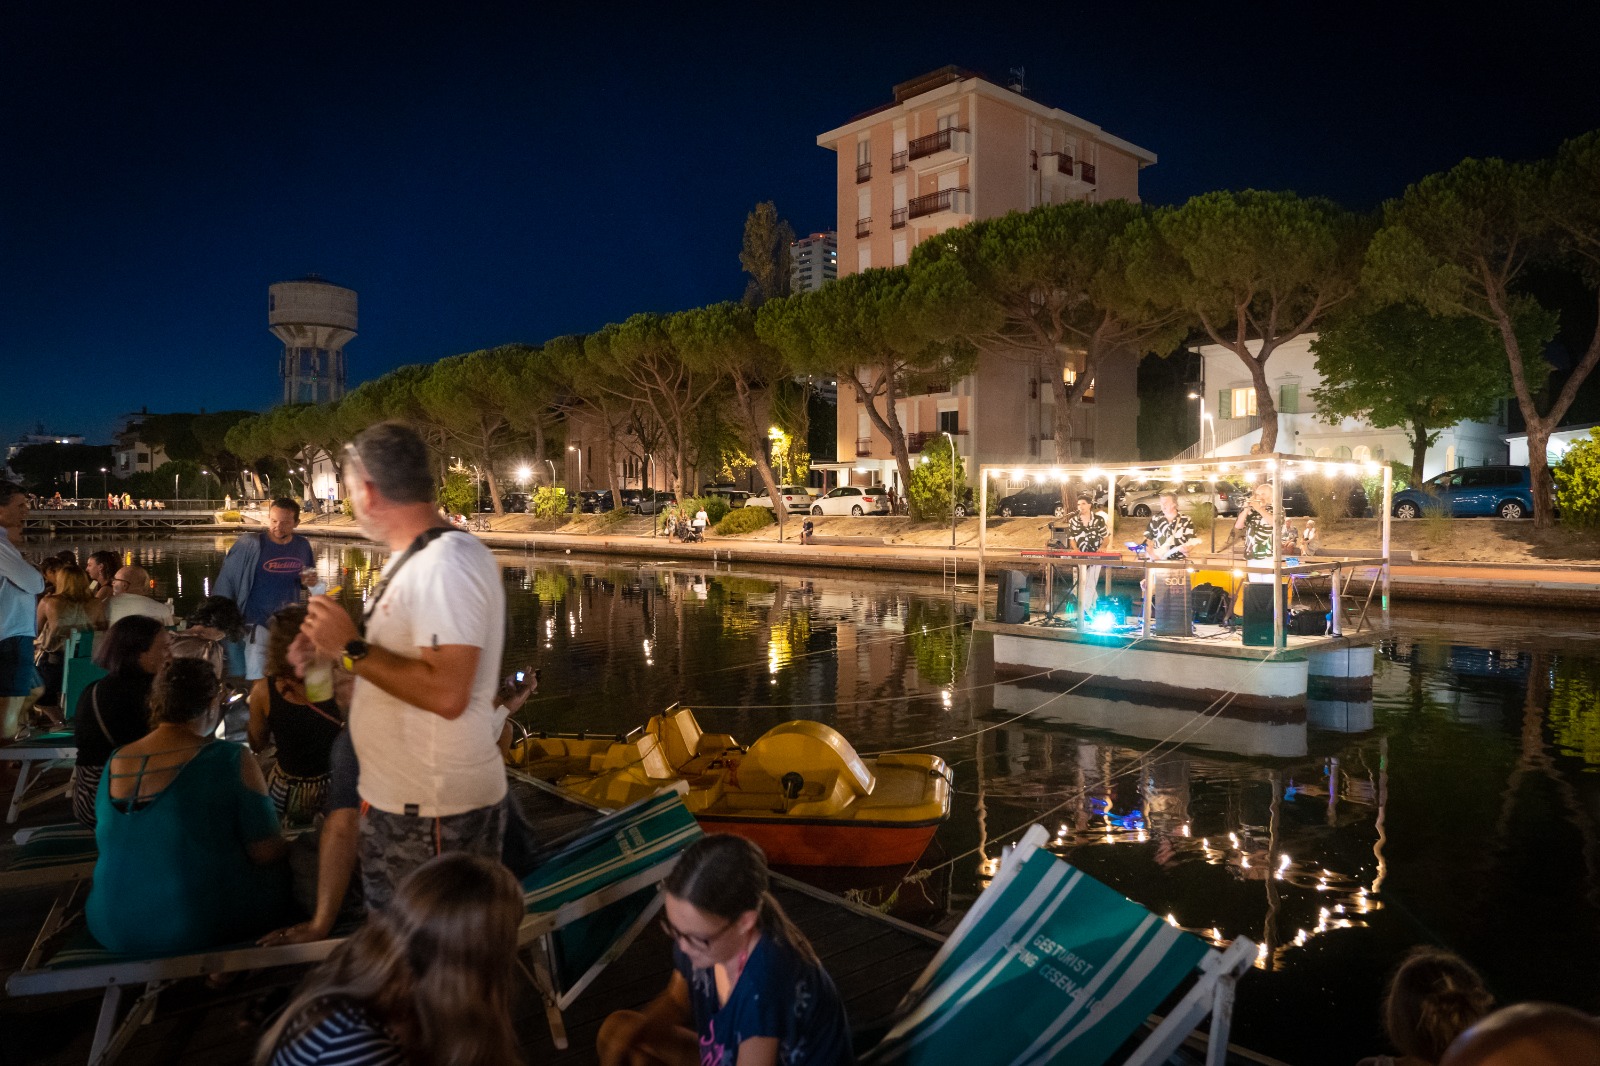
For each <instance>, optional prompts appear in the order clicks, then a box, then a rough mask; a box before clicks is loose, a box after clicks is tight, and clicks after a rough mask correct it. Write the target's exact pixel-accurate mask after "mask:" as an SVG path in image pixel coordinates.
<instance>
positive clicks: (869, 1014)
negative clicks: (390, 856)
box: [0, 788, 939, 1066]
mask: <svg viewBox="0 0 1600 1066" xmlns="http://www.w3.org/2000/svg"><path fill="white" fill-rule="evenodd" d="M519 796H520V797H521V798H522V799H523V800H524V801H525V802H524V808H525V809H526V811H527V813H528V815H529V818H530V820H531V821H533V822H534V824H535V825H536V826H537V827H539V829H540V830H541V832H542V833H548V834H549V835H551V836H555V835H559V834H561V833H563V832H565V831H567V830H568V829H571V828H574V827H576V826H577V825H579V824H582V823H583V822H585V821H587V820H588V819H589V818H591V817H593V815H592V814H591V813H589V812H586V811H583V810H581V809H578V808H574V807H571V806H566V805H564V804H562V803H561V801H559V800H555V799H553V798H551V797H549V796H545V795H541V794H538V793H535V792H533V791H531V790H528V791H523V790H521V789H520V788H519ZM70 817H71V815H70V811H69V810H68V808H67V805H66V803H65V802H64V801H56V802H53V803H50V804H48V805H41V806H40V807H39V808H38V809H37V811H36V812H34V813H33V816H32V817H30V818H28V819H27V821H28V822H29V823H30V824H34V825H40V824H49V823H52V822H60V821H66V820H69V819H70ZM10 848H11V844H10V838H9V834H8V835H7V838H6V842H5V844H4V846H0V860H3V859H4V857H5V854H4V853H5V852H6V851H8V850H10ZM777 882H778V883H777V884H776V885H775V891H776V894H777V896H778V898H779V900H780V901H781V902H782V903H783V905H784V907H785V909H787V910H788V912H789V914H790V916H791V917H792V918H793V919H794V920H795V922H796V923H797V924H798V925H799V926H800V928H801V929H803V930H805V932H806V934H807V935H808V936H810V937H811V939H812V942H813V943H814V944H815V945H816V948H817V952H818V954H819V955H821V957H822V960H823V963H824V965H825V966H826V967H827V969H828V972H829V973H830V974H831V975H832V976H833V979H834V981H835V983H836V984H837V985H838V986H839V990H840V993H841V994H842V995H843V997H844V1000H845V1003H846V1007H847V1009H848V1011H849V1016H850V1019H851V1023H852V1025H853V1026H854V1027H855V1028H856V1030H857V1033H858V1041H863V1040H864V1039H865V1038H870V1039H876V1037H877V1035H878V1034H879V1033H881V1031H882V1029H883V1027H884V1026H883V1022H884V1019H885V1018H886V1017H887V1016H888V1014H889V1013H890V1012H891V1011H892V1010H893V1009H894V1006H895V1004H896V1003H898V1002H899V1000H900V997H901V996H902V995H903V994H904V992H905V990H906V989H907V988H908V987H910V985H911V982H912V981H913V980H915V978H916V976H917V974H919V973H920V972H921V971H922V969H923V968H924V967H925V966H926V965H927V963H928V961H929V960H930V959H931V958H932V957H933V954H934V952H935V951H936V950H937V949H938V944H939V938H938V937H937V936H935V935H934V934H932V933H928V932H925V931H922V930H919V929H915V928H913V927H911V926H907V925H905V924H904V923H900V922H897V921H894V920H892V919H888V918H885V917H883V916H881V915H878V914H876V913H875V912H872V911H869V910H866V909H864V908H860V907H856V906H854V905H852V904H848V903H846V902H844V901H843V900H841V899H839V898H837V897H835V896H831V895H828V894H827V893H824V892H822V891H820V890H818V889H814V888H811V887H809V886H806V885H801V884H799V883H798V882H793V881H789V880H788V879H786V878H778V879H777ZM50 899H51V893H50V892H48V891H35V892H27V893H18V894H15V895H13V896H11V897H10V898H7V899H4V900H3V901H0V980H3V978H4V977H5V976H8V975H9V974H10V972H11V971H12V970H14V969H15V968H16V967H17V965H18V964H19V963H20V962H21V960H22V958H23V957H24V956H25V955H26V953H27V950H28V947H29V946H30V944H31V943H32V939H33V936H34V934H35V932H36V931H37V930H38V927H39V925H40V923H41V922H42V920H43V918H44V915H45V911H46V909H47V908H48V906H49V902H50ZM670 968H671V950H670V946H669V945H668V943H667V940H666V937H665V936H664V935H663V934H662V933H661V932H660V931H659V930H658V929H657V928H655V927H654V926H652V927H651V928H650V929H649V930H648V931H647V932H646V933H645V934H644V935H643V936H641V937H640V938H639V940H638V941H637V942H636V943H635V944H633V945H632V946H631V947H630V948H629V949H628V950H627V951H626V952H625V953H624V954H623V955H622V957H621V958H620V959H618V960H617V961H616V962H615V963H613V964H612V965H611V966H610V967H609V968H608V969H607V970H606V971H605V973H604V974H602V975H601V977H600V978H599V979H598V980H596V982H595V984H594V985H593V986H591V987H590V988H589V989H588V990H587V991H585V992H584V994H583V995H582V996H580V997H579V999H578V1001H577V1002H576V1003H575V1004H574V1005H573V1007H572V1009H571V1010H569V1011H568V1012H567V1014H566V1024H567V1030H568V1034H569V1038H570V1039H569V1045H568V1048H567V1050H565V1051H557V1050H556V1048H555V1046H554V1044H553V1043H552V1041H551V1037H550V1030H549V1026H548V1024H547V1022H546V1020H545V1012H544V1005H543V1002H542V1001H541V1000H540V999H539V997H538V996H537V995H536V994H535V993H534V991H533V989H532V987H531V986H530V985H528V984H527V983H526V982H519V987H518V989H517V1001H516V1008H515V1009H516V1019H517V1031H518V1033H519V1034H520V1036H521V1038H522V1041H523V1047H524V1050H525V1053H526V1057H527V1060H528V1061H529V1062H539V1063H591V1062H595V1061H596V1058H595V1053H594V1038H595V1034H596V1033H597V1032H598V1031H599V1027H600V1023H601V1021H602V1020H603V1019H604V1018H605V1017H606V1015H608V1014H609V1013H611V1012H612V1011H614V1010H620V1009H623V1008H627V1007H638V1006H640V1005H642V1004H644V1003H645V1002H647V1001H648V1000H649V999H650V998H651V997H652V996H654V995H656V993H658V992H660V991H661V989H663V988H664V987H665V986H666V983H667V977H668V975H669V971H670ZM304 973H305V970H304V968H283V969H278V970H267V971H261V972H259V973H255V974H250V975H247V976H244V977H242V978H240V979H239V980H237V981H235V982H234V983H233V984H231V985H230V986H228V987H227V988H224V989H221V990H212V989H209V988H207V987H206V986H205V984H204V982H201V981H185V982H180V983H179V984H176V985H174V986H173V987H171V988H169V989H167V990H166V991H165V992H164V993H163V994H162V1000H161V1006H160V1009H159V1010H158V1011H157V1013H156V1016H155V1018H154V1020H153V1021H151V1022H150V1023H149V1024H148V1025H146V1026H145V1027H144V1028H143V1029H142V1030H141V1031H140V1032H139V1034H138V1035H137V1036H136V1037H135V1038H134V1040H133V1042H132V1044H131V1045H130V1046H129V1048H128V1050H127V1051H126V1052H124V1053H123V1055H122V1057H121V1058H120V1059H119V1060H118V1062H120V1063H125V1064H127V1066H145V1064H151V1066H154V1064H157V1063H163V1064H165V1063H176V1064H182V1063H195V1064H200V1063H206V1064H210V1063H234V1062H247V1061H249V1060H250V1057H251V1055H252V1053H253V1052H254V1048H255V1041H256V1039H257V1037H258V1036H259V1034H260V1032H261V1028H262V1026H261V1022H260V1020H259V1019H258V1018H257V1017H255V1015H256V1014H259V1012H260V1011H259V1005H260V1004H261V1003H263V1002H265V1001H266V998H267V997H270V996H272V995H274V994H276V995H277V996H278V997H279V999H280V1001H281V997H282V993H283V991H284V990H286V989H290V988H292V987H293V986H294V985H295V984H297V983H298V982H299V980H300V979H301V977H302V976H303V975H304ZM99 1006H100V996H99V994H98V993H71V994H62V995H56V996H38V997H29V998H25V999H13V998H10V997H5V998H0V1034H4V1036H3V1038H0V1066H11V1064H12V1063H41V1064H47V1066H54V1064H61V1066H67V1064H81V1063H84V1062H86V1061H87V1059H88V1053H89V1043H90V1037H91V1034H92V1032H93V1029H94V1023H95V1017H96V1015H97V1012H98V1011H99Z"/></svg>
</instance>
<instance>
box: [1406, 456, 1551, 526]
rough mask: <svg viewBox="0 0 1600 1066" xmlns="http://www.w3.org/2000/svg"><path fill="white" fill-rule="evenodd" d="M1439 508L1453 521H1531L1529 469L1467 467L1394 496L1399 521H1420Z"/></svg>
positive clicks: (1531, 488) (1523, 467)
mask: <svg viewBox="0 0 1600 1066" xmlns="http://www.w3.org/2000/svg"><path fill="white" fill-rule="evenodd" d="M1436 508H1437V509H1442V510H1444V511H1445V512H1446V513H1447V514H1449V515H1450V516H1451V517H1453V518H1531V517H1532V516H1533V487H1532V480H1531V478H1530V476H1529V473H1528V468H1527V467H1525V466H1463V467H1461V468H1459V469H1456V470H1452V471H1450V472H1449V473H1447V474H1440V475H1438V476H1437V477H1431V478H1429V479H1428V480H1427V481H1424V482H1423V483H1422V484H1421V485H1418V486H1417V487H1415V488H1410V489H1404V490H1402V491H1400V492H1397V493H1395V494H1394V516H1395V517H1396V518H1420V517H1422V515H1423V514H1424V513H1425V512H1427V511H1430V510H1433V509H1436Z"/></svg>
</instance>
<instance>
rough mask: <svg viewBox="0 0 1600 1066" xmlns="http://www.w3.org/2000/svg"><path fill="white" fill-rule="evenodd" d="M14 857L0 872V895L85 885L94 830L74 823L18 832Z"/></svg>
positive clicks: (91, 868)
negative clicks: (66, 885) (46, 886)
mask: <svg viewBox="0 0 1600 1066" xmlns="http://www.w3.org/2000/svg"><path fill="white" fill-rule="evenodd" d="M15 840H16V842H17V844H18V845H19V847H18V850H17V853H16V854H15V855H14V856H12V859H11V861H10V862H8V863H7V864H6V868H5V870H4V871H3V872H0V892H7V891H15V890H18V889H24V888H37V887H40V886H42V885H62V884H70V883H72V882H75V881H86V880H88V879H89V877H90V876H92V875H93V874H94V860H95V855H96V849H95V844H94V830H93V829H90V828H89V827H88V826H86V825H79V824H78V823H77V822H67V823H65V824H62V825H42V826H39V827H38V828H37V829H21V830H18V831H17V835H16V837H15Z"/></svg>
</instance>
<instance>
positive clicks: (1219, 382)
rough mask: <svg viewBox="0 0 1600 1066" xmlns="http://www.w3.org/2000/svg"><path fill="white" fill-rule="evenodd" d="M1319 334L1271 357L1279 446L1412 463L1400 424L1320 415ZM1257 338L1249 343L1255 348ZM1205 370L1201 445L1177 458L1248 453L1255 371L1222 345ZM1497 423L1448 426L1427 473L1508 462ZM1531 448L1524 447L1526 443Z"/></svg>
mask: <svg viewBox="0 0 1600 1066" xmlns="http://www.w3.org/2000/svg"><path fill="white" fill-rule="evenodd" d="M1315 340H1316V334H1314V333H1311V334H1306V335H1304V336H1301V337H1296V338H1295V339H1294V340H1292V341H1289V342H1287V343H1285V344H1284V345H1283V346H1281V347H1279V348H1278V349H1276V350H1275V351H1274V352H1273V353H1272V356H1271V358H1270V359H1268V360H1267V377H1268V381H1269V382H1270V383H1271V385H1272V388H1273V392H1274V394H1275V396H1274V398H1275V399H1276V400H1277V404H1278V448H1277V450H1278V451H1280V452H1283V453H1286V454H1295V455H1315V456H1320V457H1323V458H1329V459H1349V460H1351V461H1353V462H1363V461H1366V460H1368V459H1370V460H1373V461H1376V462H1386V461H1390V460H1399V461H1400V462H1404V463H1409V462H1410V461H1411V444H1410V443H1409V442H1408V441H1407V440H1406V435H1405V433H1404V432H1403V431H1402V430H1400V429H1398V428H1396V429H1375V428H1374V427H1372V426H1371V425H1369V424H1368V423H1367V422H1365V421H1363V420H1362V419H1357V418H1346V419H1343V420H1341V421H1339V422H1338V423H1329V422H1324V421H1323V420H1322V419H1320V418H1318V417H1317V413H1316V405H1315V404H1314V403H1313V402H1312V400H1311V391H1312V390H1313V389H1315V388H1317V387H1319V386H1320V385H1321V384H1322V377H1321V375H1319V374H1318V373H1317V365H1316V357H1315V356H1313V355H1312V354H1311V343H1312V342H1313V341H1315ZM1257 346H1258V342H1251V347H1252V350H1255V349H1256V348H1257ZM1200 355H1201V358H1202V359H1203V366H1204V369H1203V371H1202V373H1203V374H1204V377H1203V379H1202V388H1201V399H1200V404H1201V407H1202V410H1201V411H1199V412H1196V415H1197V417H1200V418H1201V419H1202V422H1201V428H1202V430H1203V437H1202V442H1201V445H1197V446H1195V447H1193V448H1190V449H1189V450H1188V451H1186V452H1185V453H1184V454H1183V455H1182V456H1179V458H1193V457H1198V456H1203V455H1248V454H1249V453H1250V448H1251V447H1252V446H1253V445H1254V444H1256V443H1257V442H1258V441H1260V439H1261V429H1260V425H1259V420H1258V419H1257V418H1256V392H1255V386H1254V385H1253V384H1252V382H1251V380H1250V371H1249V370H1248V369H1246V368H1245V366H1244V364H1243V363H1242V362H1240V361H1239V357H1238V356H1237V355H1235V354H1234V353H1233V352H1231V351H1229V350H1228V349H1226V348H1224V347H1222V346H1221V345H1218V344H1208V345H1205V346H1203V347H1202V348H1200ZM1503 411H1504V409H1503V407H1502V414H1501V417H1500V418H1499V419H1498V420H1496V421H1493V422H1460V423H1457V424H1456V425H1454V426H1452V427H1450V428H1449V429H1446V430H1444V431H1442V432H1441V433H1440V434H1439V439H1438V440H1437V441H1436V442H1435V443H1434V445H1433V447H1431V448H1429V449H1428V455H1427V460H1426V462H1425V463H1424V464H1423V471H1422V472H1423V476H1424V477H1432V476H1433V475H1434V474H1439V473H1443V472H1444V471H1446V470H1454V469H1455V468H1456V467H1460V466H1486V465H1492V464H1496V463H1504V462H1506V461H1507V449H1506V438H1505V428H1506V427H1505V421H1504V414H1503ZM1524 448H1526V445H1524Z"/></svg>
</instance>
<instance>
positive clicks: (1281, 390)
mask: <svg viewBox="0 0 1600 1066" xmlns="http://www.w3.org/2000/svg"><path fill="white" fill-rule="evenodd" d="M1278 410H1279V411H1280V412H1281V413H1283V414H1286V415H1296V414H1299V413H1300V386H1299V385H1280V386H1279V387H1278Z"/></svg>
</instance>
